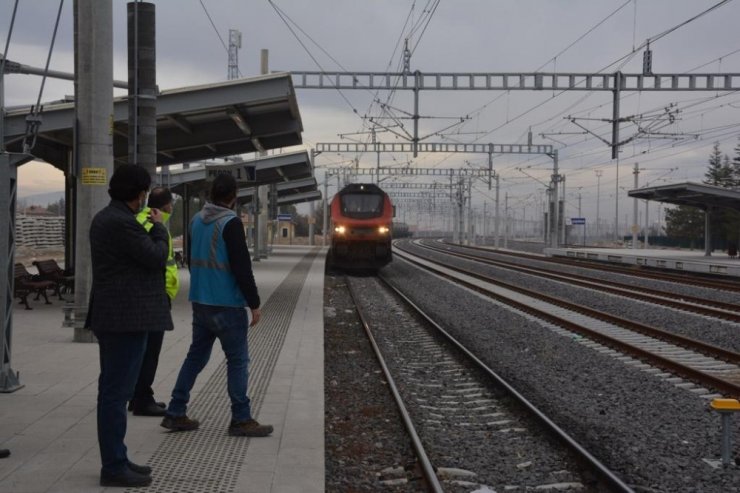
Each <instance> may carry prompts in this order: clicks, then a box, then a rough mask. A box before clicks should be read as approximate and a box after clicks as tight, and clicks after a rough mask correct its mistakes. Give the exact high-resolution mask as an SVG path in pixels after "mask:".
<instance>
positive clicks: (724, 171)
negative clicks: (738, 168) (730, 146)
mask: <svg viewBox="0 0 740 493" xmlns="http://www.w3.org/2000/svg"><path fill="white" fill-rule="evenodd" d="M733 171H734V170H733V168H732V166H730V159H729V157H728V156H727V155H725V159H724V160H723V159H722V151H720V149H719V142H715V143H714V147H712V153H711V154H710V155H709V166H707V170H706V172H704V183H706V184H707V185H716V186H718V187H731V186H734V181H735V180H734V178H735V177H734V172H733Z"/></svg>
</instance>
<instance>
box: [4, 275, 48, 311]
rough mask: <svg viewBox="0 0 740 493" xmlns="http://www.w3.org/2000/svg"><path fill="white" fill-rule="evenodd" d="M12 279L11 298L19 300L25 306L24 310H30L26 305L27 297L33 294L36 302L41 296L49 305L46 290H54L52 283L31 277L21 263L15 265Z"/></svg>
mask: <svg viewBox="0 0 740 493" xmlns="http://www.w3.org/2000/svg"><path fill="white" fill-rule="evenodd" d="M13 279H14V280H13V282H14V284H13V297H14V298H19V299H20V300H21V304H22V305H25V306H26V310H32V308H31V307H30V306H29V304H28V295H30V294H33V293H36V298H35V299H37V300H38V299H39V297H41V296H43V297H44V301H45V302H46V304H47V305H51V301H49V298H48V297H47V296H46V290H47V289H51V288H54V283H53V282H52V281H44V280H41V279H39V278H37V277H35V276H33V275H32V274H31V273H30V272H28V270H27V269H26V266H25V265H23V264H21V263H17V264H15V270H14V271H13Z"/></svg>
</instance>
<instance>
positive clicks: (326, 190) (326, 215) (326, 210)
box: [321, 173, 329, 246]
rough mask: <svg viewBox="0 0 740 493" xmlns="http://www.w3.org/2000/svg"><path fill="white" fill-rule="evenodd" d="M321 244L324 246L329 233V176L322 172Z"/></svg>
mask: <svg viewBox="0 0 740 493" xmlns="http://www.w3.org/2000/svg"><path fill="white" fill-rule="evenodd" d="M323 233H324V234H323V235H322V238H321V239H322V243H321V246H326V242H327V240H328V235H329V176H328V174H327V173H324V231H323Z"/></svg>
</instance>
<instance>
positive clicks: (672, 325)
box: [409, 245, 740, 352]
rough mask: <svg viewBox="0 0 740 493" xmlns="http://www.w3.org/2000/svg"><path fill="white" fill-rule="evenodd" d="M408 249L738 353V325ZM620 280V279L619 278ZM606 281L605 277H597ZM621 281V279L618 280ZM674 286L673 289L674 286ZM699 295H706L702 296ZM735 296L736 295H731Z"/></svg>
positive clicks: (425, 251)
mask: <svg viewBox="0 0 740 493" xmlns="http://www.w3.org/2000/svg"><path fill="white" fill-rule="evenodd" d="M409 247H410V249H412V250H416V251H418V252H419V253H420V254H422V255H424V256H429V257H431V258H434V259H438V260H444V261H445V263H447V264H450V263H454V264H455V265H460V266H463V267H468V268H470V267H471V266H473V268H474V269H475V270H476V271H477V272H479V273H481V274H485V275H490V276H492V277H495V278H496V279H498V280H501V281H503V282H507V283H510V284H514V285H517V286H521V287H526V288H528V289H536V290H537V291H540V292H543V293H549V294H551V295H553V296H555V297H558V298H562V299H565V300H568V301H569V302H573V303H578V304H581V305H584V306H588V307H590V308H593V309H596V310H600V311H603V312H607V313H611V314H613V315H618V316H620V317H624V318H627V319H630V320H634V321H636V322H640V323H643V324H646V325H650V326H654V327H659V328H661V329H664V330H668V331H670V332H673V333H676V334H680V335H683V336H686V337H691V338H693V339H698V340H701V341H704V342H708V343H710V344H714V345H716V346H720V347H723V348H727V349H731V350H733V351H738V352H740V337H738V331H740V325H738V324H736V323H732V322H727V321H722V320H718V319H715V318H709V317H706V316H702V315H695V314H691V313H688V312H680V311H675V310H672V309H670V308H663V307H660V306H658V305H654V304H650V303H643V302H638V301H635V300H631V299H629V298H623V297H620V296H614V295H610V294H607V293H602V292H597V291H593V290H589V289H586V288H581V287H577V286H570V285H567V284H566V283H562V282H557V281H553V280H549V279H543V278H538V277H536V276H532V275H529V274H524V273H521V272H515V271H511V270H508V269H502V268H497V267H493V266H488V265H483V264H480V263H476V262H472V261H467V260H463V259H454V260H451V258H450V257H449V256H447V255H444V254H442V253H436V252H432V251H430V250H427V249H421V248H419V247H417V246H415V245H409ZM620 277H624V276H620ZM600 278H602V279H608V277H607V276H604V275H603V274H602V276H601V277H600ZM620 281H621V279H620ZM674 287H675V286H674ZM675 289H676V290H681V289H682V290H684V294H690V293H689V292H691V293H693V295H694V296H697V295H698V294H696V292H697V289H696V288H693V287H691V286H685V287H675ZM702 296H707V295H706V294H703V295H702ZM734 296H735V297H736V295H734Z"/></svg>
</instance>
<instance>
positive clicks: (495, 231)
mask: <svg viewBox="0 0 740 493" xmlns="http://www.w3.org/2000/svg"><path fill="white" fill-rule="evenodd" d="M499 185H500V183H499V176H498V173H496V208H495V210H494V215H495V217H494V220H493V234H494V237H495V238H494V243H493V246H494V247H495V248H498V242H499V234H498V233H499V229H498V228H499V217H500V216H499V207H498V206H499V190H500V188H499Z"/></svg>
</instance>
